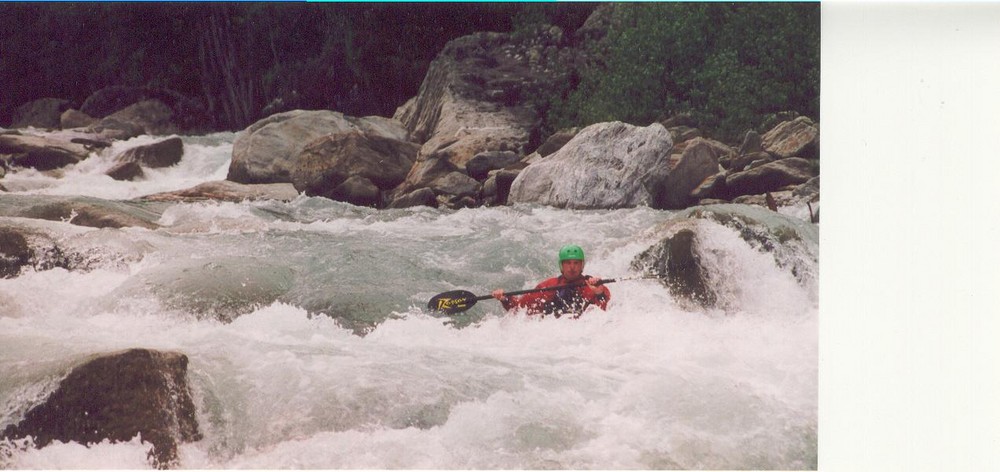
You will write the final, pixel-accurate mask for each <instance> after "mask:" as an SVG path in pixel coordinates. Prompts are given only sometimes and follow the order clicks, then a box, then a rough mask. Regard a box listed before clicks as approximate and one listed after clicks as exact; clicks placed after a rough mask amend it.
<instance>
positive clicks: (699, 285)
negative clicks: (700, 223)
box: [632, 224, 718, 308]
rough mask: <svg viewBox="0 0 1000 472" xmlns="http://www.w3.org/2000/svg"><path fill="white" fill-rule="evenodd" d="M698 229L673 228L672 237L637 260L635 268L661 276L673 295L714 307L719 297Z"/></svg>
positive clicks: (687, 226) (634, 264)
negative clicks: (703, 259)
mask: <svg viewBox="0 0 1000 472" xmlns="http://www.w3.org/2000/svg"><path fill="white" fill-rule="evenodd" d="M695 228H696V226H695V225H693V224H680V225H674V227H673V228H672V234H670V235H669V236H667V237H665V238H664V239H662V240H661V241H660V242H659V243H657V244H655V245H653V246H652V247H650V248H649V249H647V250H645V251H643V252H642V253H640V254H639V255H637V256H636V257H635V259H634V260H633V261H632V268H633V269H634V270H639V271H642V272H644V273H645V274H647V275H652V276H655V277H658V278H659V279H660V281H661V282H662V283H663V284H664V285H665V286H666V287H667V288H668V289H669V290H670V293H671V294H672V295H673V296H675V297H678V298H680V299H683V300H686V301H690V302H694V303H696V304H698V305H700V306H702V307H706V308H711V307H714V306H715V304H716V302H717V300H718V295H717V294H716V293H715V292H714V290H713V288H712V284H711V281H710V277H709V275H708V274H707V273H706V271H705V269H704V267H702V264H701V257H700V256H699V255H698V253H699V242H698V236H697V234H696V232H695Z"/></svg>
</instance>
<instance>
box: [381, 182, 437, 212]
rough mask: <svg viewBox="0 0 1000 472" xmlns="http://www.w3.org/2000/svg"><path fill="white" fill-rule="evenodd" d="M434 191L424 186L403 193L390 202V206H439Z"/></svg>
mask: <svg viewBox="0 0 1000 472" xmlns="http://www.w3.org/2000/svg"><path fill="white" fill-rule="evenodd" d="M435 197H436V196H435V194H434V191H433V190H431V189H429V188H427V187H424V188H420V189H417V190H414V191H412V192H410V193H407V194H405V195H402V196H400V197H398V198H396V199H394V200H393V201H392V202H390V203H389V208H409V207H415V206H429V207H435V208H436V207H437V198H435Z"/></svg>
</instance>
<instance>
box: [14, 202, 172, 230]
mask: <svg viewBox="0 0 1000 472" xmlns="http://www.w3.org/2000/svg"><path fill="white" fill-rule="evenodd" d="M0 216H14V217H21V218H36V219H41V220H50V221H64V222H69V223H72V224H74V225H79V226H89V227H93V228H123V227H127V226H137V227H141V228H147V229H156V228H159V225H157V224H156V223H155V221H156V220H158V219H159V218H160V214H159V213H158V212H155V211H150V210H149V209H147V208H144V207H143V206H141V205H137V204H133V203H129V202H117V201H110V200H102V199H99V198H93V197H61V196H45V195H6V196H4V197H3V199H0Z"/></svg>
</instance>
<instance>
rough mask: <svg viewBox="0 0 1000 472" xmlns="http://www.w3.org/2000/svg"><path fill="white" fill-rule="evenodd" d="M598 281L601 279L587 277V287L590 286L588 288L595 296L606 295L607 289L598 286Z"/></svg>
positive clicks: (601, 285) (600, 285)
mask: <svg viewBox="0 0 1000 472" xmlns="http://www.w3.org/2000/svg"><path fill="white" fill-rule="evenodd" d="M600 281H601V279H600V278H599V277H587V285H588V286H590V288H591V289H593V290H594V293H595V294H597V295H607V294H608V288H607V287H605V286H604V285H603V284H599V283H598V282H600Z"/></svg>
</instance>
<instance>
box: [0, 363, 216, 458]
mask: <svg viewBox="0 0 1000 472" xmlns="http://www.w3.org/2000/svg"><path fill="white" fill-rule="evenodd" d="M187 367H188V358H187V356H185V355H184V354H181V353H177V352H160V351H152V350H147V349H130V350H127V351H124V352H118V353H112V354H106V355H101V356H97V357H95V358H93V359H91V360H89V361H87V362H85V363H83V364H81V365H79V366H77V367H75V368H74V369H73V370H72V371H70V372H69V374H68V375H67V376H66V377H65V378H64V379H62V380H61V381H60V382H59V385H58V387H57V388H56V389H55V391H54V392H52V393H51V394H50V395H49V396H48V398H46V399H45V400H44V401H43V402H42V403H41V404H38V405H35V406H34V407H32V408H31V409H30V410H28V412H27V413H26V414H25V415H24V419H23V420H21V421H20V422H18V423H17V424H14V425H10V426H8V427H7V428H5V429H4V431H3V437H4V438H8V439H19V438H24V437H27V436H32V437H33V438H34V444H35V447H39V448H41V447H45V446H46V445H48V444H50V443H51V442H52V441H62V442H69V441H73V442H78V443H81V444H84V445H90V444H96V443H100V442H102V441H105V440H110V441H112V442H126V441H130V440H132V439H133V438H135V437H136V435H141V437H142V440H143V442H147V443H149V444H150V445H152V448H151V450H150V451H149V458H150V460H151V463H152V465H153V466H155V467H157V468H170V467H176V466H178V465H179V464H178V456H177V446H178V445H179V444H182V443H187V442H193V441H198V440H200V439H201V438H202V435H201V433H200V432H199V431H198V421H197V417H196V415H195V406H194V401H193V400H192V398H191V387H190V386H189V385H188V376H187Z"/></svg>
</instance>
